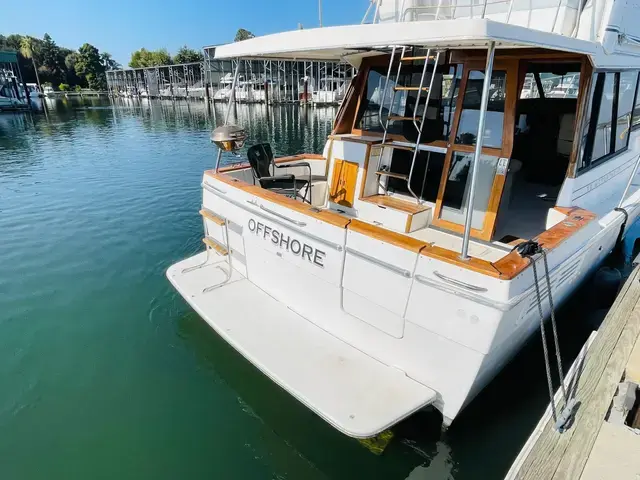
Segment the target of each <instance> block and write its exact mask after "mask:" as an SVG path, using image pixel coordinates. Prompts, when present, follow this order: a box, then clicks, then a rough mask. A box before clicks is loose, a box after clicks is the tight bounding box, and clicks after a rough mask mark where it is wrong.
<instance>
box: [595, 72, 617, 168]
mask: <svg viewBox="0 0 640 480" xmlns="http://www.w3.org/2000/svg"><path fill="white" fill-rule="evenodd" d="M615 77H616V74H615V73H606V74H604V85H603V87H602V90H601V92H600V99H599V111H598V114H597V115H595V108H594V109H593V110H592V111H593V112H594V119H595V122H596V126H595V134H594V138H593V150H592V151H591V162H595V161H597V160H599V159H600V158H602V157H604V156H605V155H608V154H609V153H611V123H612V119H613V96H614V93H615ZM598 80H600V79H598ZM593 101H594V102H595V101H596V99H595V98H594V100H593ZM594 119H592V120H591V121H592V122H593V121H594Z"/></svg>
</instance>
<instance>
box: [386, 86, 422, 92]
mask: <svg viewBox="0 0 640 480" xmlns="http://www.w3.org/2000/svg"><path fill="white" fill-rule="evenodd" d="M393 89H394V90H395V91H396V92H400V91H409V92H417V91H418V90H420V87H399V86H397V85H396V86H395V87H393ZM422 91H423V92H428V91H429V87H422Z"/></svg>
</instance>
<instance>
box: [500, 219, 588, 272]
mask: <svg viewBox="0 0 640 480" xmlns="http://www.w3.org/2000/svg"><path fill="white" fill-rule="evenodd" d="M555 209H556V210H558V211H559V212H561V213H564V214H565V215H566V216H567V217H566V218H565V219H564V220H562V221H561V222H558V223H557V224H556V225H554V226H553V227H551V228H550V229H548V230H545V231H544V232H542V233H541V234H540V235H538V236H537V237H535V238H534V240H536V241H537V242H538V243H539V244H540V246H541V247H543V248H544V249H545V250H552V249H554V248H556V247H558V246H559V245H560V244H561V243H563V242H564V241H565V240H567V239H568V238H570V237H571V236H572V235H573V234H574V233H576V232H577V231H578V230H580V229H581V228H583V227H584V226H585V225H587V224H589V223H590V222H592V221H594V220H595V219H596V218H597V215H596V214H595V213H593V212H590V211H588V210H583V209H582V208H580V207H555ZM493 266H494V267H496V268H497V269H498V270H499V271H500V275H501V277H502V278H505V279H512V278H514V277H515V276H517V275H519V274H520V273H521V272H522V271H523V270H524V269H525V268H526V267H527V266H529V260H528V259H525V258H522V257H521V256H520V254H518V253H517V252H515V251H512V252H511V253H509V254H508V255H506V256H505V257H503V258H501V259H500V260H498V261H496V262H494V263H493Z"/></svg>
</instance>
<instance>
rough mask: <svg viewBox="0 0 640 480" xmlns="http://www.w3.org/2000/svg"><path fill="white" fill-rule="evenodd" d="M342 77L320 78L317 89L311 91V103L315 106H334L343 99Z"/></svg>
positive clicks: (343, 80)
mask: <svg viewBox="0 0 640 480" xmlns="http://www.w3.org/2000/svg"><path fill="white" fill-rule="evenodd" d="M345 90H346V83H345V79H344V77H335V76H330V77H322V78H321V79H320V84H319V85H318V89H317V90H314V91H313V96H312V102H313V103H314V104H316V105H335V104H338V103H340V101H341V100H342V98H343V97H344V94H345Z"/></svg>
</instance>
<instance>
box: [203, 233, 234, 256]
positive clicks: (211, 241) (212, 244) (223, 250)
mask: <svg viewBox="0 0 640 480" xmlns="http://www.w3.org/2000/svg"><path fill="white" fill-rule="evenodd" d="M202 243H204V244H205V245H206V246H207V247H209V248H212V249H213V250H215V251H216V252H218V253H219V254H220V255H223V256H224V255H229V250H228V249H227V247H225V246H224V245H220V243H218V241H217V240H216V239H215V238H213V237H204V238H203V239H202Z"/></svg>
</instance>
